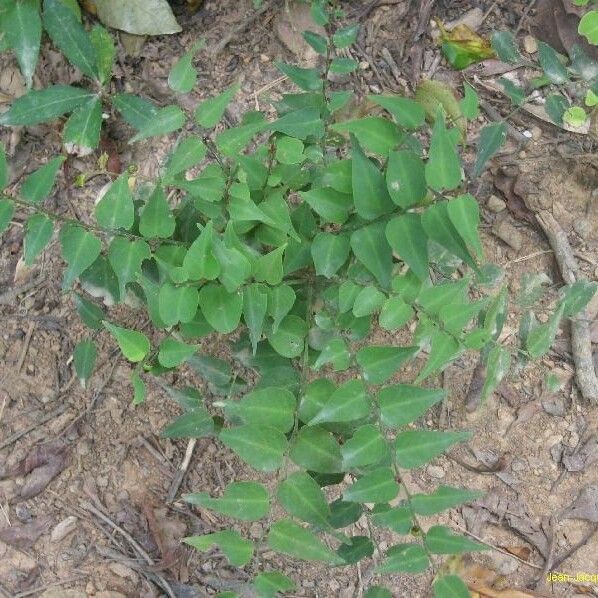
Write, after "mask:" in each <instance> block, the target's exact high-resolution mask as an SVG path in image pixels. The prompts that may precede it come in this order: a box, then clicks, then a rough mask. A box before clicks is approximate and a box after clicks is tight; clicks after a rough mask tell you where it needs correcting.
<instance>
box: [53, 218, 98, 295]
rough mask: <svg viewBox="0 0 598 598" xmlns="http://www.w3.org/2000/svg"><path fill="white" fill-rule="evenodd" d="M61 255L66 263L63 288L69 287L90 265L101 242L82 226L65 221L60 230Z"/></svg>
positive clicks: (96, 254) (96, 255)
mask: <svg viewBox="0 0 598 598" xmlns="http://www.w3.org/2000/svg"><path fill="white" fill-rule="evenodd" d="M60 245H61V248H62V257H63V258H64V260H65V262H66V263H67V264H68V268H67V269H66V271H65V273H64V281H63V288H64V289H67V288H68V287H70V286H71V285H72V284H73V282H74V281H75V278H77V277H78V276H79V275H80V274H82V273H83V272H84V271H85V270H87V268H89V266H91V265H92V264H93V263H94V262H95V260H96V258H97V257H98V256H99V255H100V251H101V250H102V242H101V241H100V240H99V239H98V238H97V237H96V236H95V235H93V234H92V233H90V232H88V231H86V230H85V229H84V228H83V227H82V226H79V225H77V224H72V223H67V224H65V225H64V226H63V227H62V229H61V230H60Z"/></svg>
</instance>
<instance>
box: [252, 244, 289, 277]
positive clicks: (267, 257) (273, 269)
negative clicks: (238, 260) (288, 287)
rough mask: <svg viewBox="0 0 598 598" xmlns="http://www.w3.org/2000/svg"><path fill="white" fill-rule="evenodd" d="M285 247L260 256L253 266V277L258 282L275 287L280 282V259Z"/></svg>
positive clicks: (281, 272)
mask: <svg viewBox="0 0 598 598" xmlns="http://www.w3.org/2000/svg"><path fill="white" fill-rule="evenodd" d="M285 249H286V245H283V246H282V247H278V248H276V249H274V250H273V251H271V252H270V253H266V254H264V255H261V256H260V257H259V258H258V259H257V262H256V264H255V269H254V273H253V276H254V278H255V280H257V281H259V282H266V283H268V284H269V285H272V286H276V285H278V284H280V283H281V282H282V275H283V269H282V258H283V255H284V251H285Z"/></svg>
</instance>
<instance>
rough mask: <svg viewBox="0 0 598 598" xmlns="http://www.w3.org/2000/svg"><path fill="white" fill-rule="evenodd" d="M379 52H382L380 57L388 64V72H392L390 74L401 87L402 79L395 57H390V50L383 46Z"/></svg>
mask: <svg viewBox="0 0 598 598" xmlns="http://www.w3.org/2000/svg"><path fill="white" fill-rule="evenodd" d="M380 53H381V54H382V58H383V59H384V61H385V62H386V64H388V67H389V68H390V72H391V73H392V76H393V77H394V78H395V79H396V81H397V83H398V84H399V85H400V86H401V87H403V86H404V80H403V79H402V77H401V69H400V68H399V65H398V64H397V63H396V61H395V59H394V58H393V57H392V54H391V53H390V50H389V49H388V48H386V47H385V48H382V50H380Z"/></svg>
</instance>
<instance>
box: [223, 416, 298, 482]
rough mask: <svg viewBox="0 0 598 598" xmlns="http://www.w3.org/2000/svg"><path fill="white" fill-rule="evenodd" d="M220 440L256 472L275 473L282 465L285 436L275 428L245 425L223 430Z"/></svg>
mask: <svg viewBox="0 0 598 598" xmlns="http://www.w3.org/2000/svg"><path fill="white" fill-rule="evenodd" d="M219 438H220V440H221V441H222V442H223V443H224V444H225V445H226V446H228V447H229V448H230V449H232V450H233V451H234V452H235V453H236V454H237V455H238V456H239V457H240V458H241V459H242V460H243V461H245V463H247V464H249V465H250V466H251V467H253V468H254V469H257V470H258V471H275V470H277V469H278V468H279V467H280V466H281V465H282V460H283V455H284V452H285V450H286V448H287V439H286V438H285V435H284V434H283V433H282V432H280V431H279V430H277V429H276V428H270V427H268V426H263V425H260V424H246V425H244V426H236V427H234V428H225V429H223V430H222V431H221V432H220V434H219Z"/></svg>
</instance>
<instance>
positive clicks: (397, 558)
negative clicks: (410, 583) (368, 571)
mask: <svg viewBox="0 0 598 598" xmlns="http://www.w3.org/2000/svg"><path fill="white" fill-rule="evenodd" d="M429 564H430V561H429V559H428V555H427V554H426V551H425V550H424V549H423V547H422V546H420V545H419V544H397V545H395V546H391V547H390V548H389V549H388V550H387V551H386V559H385V560H384V561H383V562H382V563H381V564H380V565H378V566H377V567H376V569H375V570H374V571H375V573H377V574H385V573H422V572H423V571H425V570H426V569H427V568H428V566H429Z"/></svg>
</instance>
